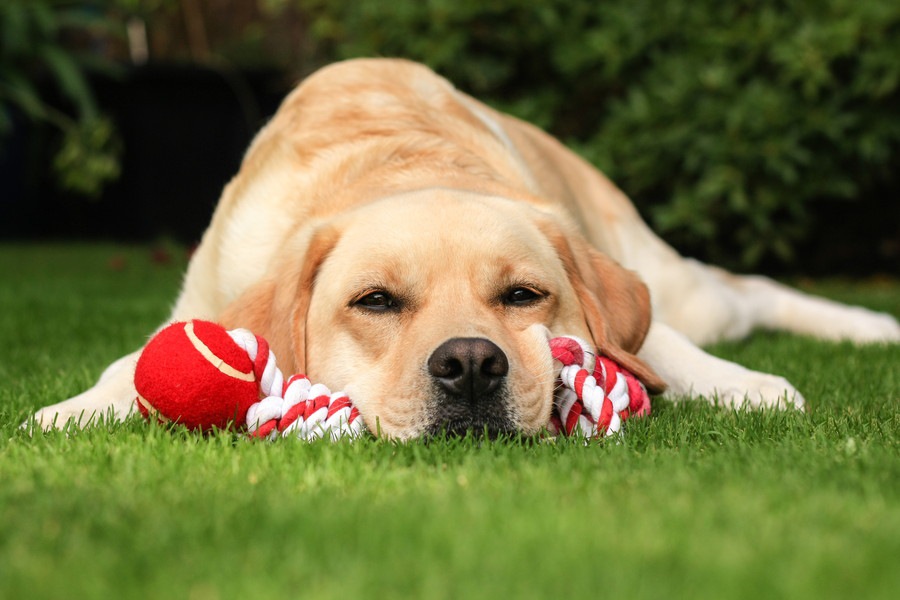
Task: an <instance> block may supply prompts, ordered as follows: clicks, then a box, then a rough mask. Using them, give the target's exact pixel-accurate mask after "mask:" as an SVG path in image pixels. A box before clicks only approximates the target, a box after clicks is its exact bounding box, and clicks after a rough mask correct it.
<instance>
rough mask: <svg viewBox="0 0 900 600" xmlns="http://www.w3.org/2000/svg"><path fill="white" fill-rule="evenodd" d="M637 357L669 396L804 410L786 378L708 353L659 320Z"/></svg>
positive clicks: (800, 396) (729, 403)
mask: <svg viewBox="0 0 900 600" xmlns="http://www.w3.org/2000/svg"><path fill="white" fill-rule="evenodd" d="M638 356H639V357H640V358H641V359H643V360H644V361H645V362H646V363H647V364H649V365H650V366H651V367H653V369H654V370H655V371H656V372H657V374H659V376H660V377H662V378H663V380H664V381H665V382H666V383H667V384H668V386H669V387H668V389H667V390H666V394H665V395H666V396H669V397H680V396H703V397H705V398H706V399H708V400H709V401H711V402H712V401H716V400H718V401H719V402H721V403H722V404H724V405H725V406H733V407H742V406H750V407H762V406H770V407H776V406H777V407H796V408H803V406H804V403H805V402H804V399H803V396H802V395H800V392H798V391H797V390H796V389H795V388H794V386H792V385H791V384H790V383H788V381H787V380H786V379H785V378H783V377H779V376H777V375H769V374H767V373H760V372H758V371H751V370H750V369H747V368H745V367H742V366H740V365H737V364H734V363H732V362H728V361H727V360H723V359H721V358H717V357H715V356H712V355H710V354H707V353H706V352H704V351H703V350H701V349H700V348H698V347H697V346H695V345H694V344H693V343H691V341H690V340H689V339H687V338H686V337H685V336H684V335H682V334H680V333H679V332H677V331H675V330H674V329H672V328H671V327H669V326H668V325H665V324H664V323H660V322H659V321H655V322H654V323H653V324H652V325H651V326H650V331H649V332H648V333H647V338H646V339H645V341H644V345H643V347H642V348H641V351H640V352H639V353H638Z"/></svg>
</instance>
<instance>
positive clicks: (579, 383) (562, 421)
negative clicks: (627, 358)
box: [549, 336, 650, 439]
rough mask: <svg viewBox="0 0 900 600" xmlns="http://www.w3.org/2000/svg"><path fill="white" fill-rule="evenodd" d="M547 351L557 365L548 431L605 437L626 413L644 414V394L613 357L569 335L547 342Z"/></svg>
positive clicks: (647, 409) (647, 407)
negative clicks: (548, 344) (608, 356)
mask: <svg viewBox="0 0 900 600" xmlns="http://www.w3.org/2000/svg"><path fill="white" fill-rule="evenodd" d="M550 353H551V354H552V355H553V358H554V360H556V361H558V362H559V363H560V364H561V365H562V368H561V369H560V371H559V377H558V381H559V382H560V384H561V385H560V386H559V387H558V388H557V389H556V392H555V393H554V398H553V399H554V409H555V410H554V414H553V415H552V416H551V417H550V426H549V429H550V432H551V433H554V434H557V433H563V434H565V435H575V434H580V435H582V436H583V437H584V438H586V439H593V438H597V437H608V436H611V435H615V434H617V433H619V432H620V431H621V430H622V422H623V421H624V420H625V419H627V418H628V417H629V416H632V415H636V416H644V415H648V414H650V395H649V394H648V393H647V388H645V387H644V384H642V383H641V382H640V381H639V380H638V379H637V377H635V376H634V375H632V374H631V373H630V372H628V371H627V370H625V369H624V368H623V367H622V366H621V365H619V364H618V363H616V362H615V361H612V360H610V359H609V358H606V357H605V356H598V355H597V353H595V352H594V351H593V349H592V347H591V346H589V345H588V344H587V342H585V341H584V340H582V339H580V338H577V337H575V336H562V337H556V338H553V339H552V340H550Z"/></svg>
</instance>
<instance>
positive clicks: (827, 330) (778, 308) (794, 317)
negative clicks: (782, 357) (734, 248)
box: [715, 272, 900, 344]
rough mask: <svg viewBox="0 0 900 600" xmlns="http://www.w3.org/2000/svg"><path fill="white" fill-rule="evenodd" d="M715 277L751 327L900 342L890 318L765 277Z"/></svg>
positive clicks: (898, 326) (899, 330)
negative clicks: (733, 294) (732, 292)
mask: <svg viewBox="0 0 900 600" xmlns="http://www.w3.org/2000/svg"><path fill="white" fill-rule="evenodd" d="M715 276H717V277H719V278H720V279H721V280H722V282H723V284H724V285H725V286H727V287H729V288H731V289H733V290H735V291H737V293H738V295H739V297H740V298H741V299H742V301H743V302H744V304H745V305H746V308H745V309H744V310H745V312H747V313H749V316H750V318H751V320H752V321H753V324H754V326H758V327H763V328H766V329H780V330H784V331H790V332H792V333H799V334H804V335H810V336H813V337H817V338H819V339H823V340H849V341H851V342H855V343H857V344H866V343H872V342H900V324H898V323H897V320H896V319H895V318H894V317H892V316H891V315H888V314H885V313H879V312H875V311H873V310H869V309H867V308H863V307H860V306H848V305H845V304H840V303H839V302H834V301H832V300H827V299H825V298H819V297H816V296H812V295H809V294H804V293H803V292H800V291H797V290H794V289H791V288H789V287H787V286H785V285H781V284H779V283H777V282H775V281H772V280H771V279H768V278H766V277H761V276H735V275H731V274H728V273H724V272H717V273H715Z"/></svg>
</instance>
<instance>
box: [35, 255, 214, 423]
mask: <svg viewBox="0 0 900 600" xmlns="http://www.w3.org/2000/svg"><path fill="white" fill-rule="evenodd" d="M206 248H208V245H205V244H201V245H200V247H199V248H198V249H197V251H196V252H195V253H194V257H193V258H192V259H191V263H190V265H189V266H188V272H187V275H186V276H185V281H184V285H183V286H182V291H181V293H180V294H179V297H178V301H177V302H176V303H175V307H174V309H173V310H172V314H171V316H170V317H169V319H168V320H167V321H166V323H165V324H163V326H165V325H166V324H168V323H171V322H173V321H184V320H188V319H195V318H196V319H211V318H214V317H215V314H216V311H217V310H218V309H219V305H218V304H217V303H216V302H217V299H218V296H217V295H216V294H215V292H214V290H215V286H214V284H213V283H211V282H214V281H215V279H214V277H213V276H212V275H211V273H214V271H213V268H212V265H213V261H212V259H211V253H210V251H209V250H207V249H206ZM160 328H162V326H161V327H160ZM140 354H141V351H140V350H138V351H137V352H133V353H131V354H128V355H126V356H123V357H122V358H120V359H118V360H116V361H115V362H113V363H112V364H111V365H110V366H109V367H107V368H106V370H105V371H104V372H103V374H102V375H101V376H100V379H99V380H98V381H97V383H96V384H94V386H93V387H91V388H90V389H88V390H86V391H84V392H82V393H81V394H78V395H77V396H73V397H72V398H69V399H68V400H64V401H62V402H58V403H56V404H52V405H50V406H45V407H44V408H42V409H40V410H38V411H37V412H36V413H35V415H34V423H35V425H36V426H39V427H41V428H42V429H45V430H46V429H52V428H62V427H64V426H65V425H66V423H67V422H69V421H70V420H71V421H74V422H75V423H76V424H77V425H78V426H81V427H84V426H86V425H89V424H90V423H92V422H96V421H97V420H99V419H106V418H111V419H113V420H116V421H121V420H123V419H125V418H126V417H127V416H128V415H129V414H131V413H132V412H133V411H134V400H135V398H136V397H137V391H135V389H134V368H135V365H136V364H137V359H138V357H139V356H140ZM29 425H30V421H26V422H25V423H23V424H22V426H23V427H28V426H29Z"/></svg>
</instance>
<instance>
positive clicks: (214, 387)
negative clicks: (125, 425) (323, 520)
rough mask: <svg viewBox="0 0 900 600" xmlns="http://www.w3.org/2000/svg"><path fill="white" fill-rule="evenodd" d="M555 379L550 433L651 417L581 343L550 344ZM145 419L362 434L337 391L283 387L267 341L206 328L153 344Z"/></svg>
mask: <svg viewBox="0 0 900 600" xmlns="http://www.w3.org/2000/svg"><path fill="white" fill-rule="evenodd" d="M549 345H550V353H551V355H552V357H553V359H554V360H555V361H556V363H555V368H556V371H557V373H558V376H557V385H556V391H555V392H554V410H553V415H552V417H551V421H550V423H549V424H548V429H549V431H550V432H551V433H552V434H554V435H557V434H562V435H581V436H583V437H584V438H586V439H594V438H603V437H608V436H611V435H615V434H617V433H619V432H620V431H621V430H622V422H623V421H624V420H625V419H627V418H628V417H630V416H633V415H637V416H643V415H646V414H649V413H650V396H649V394H648V393H647V390H646V388H645V387H644V385H643V384H642V383H641V382H640V381H639V380H638V379H637V378H636V377H635V376H634V375H633V374H631V373H629V372H628V371H627V370H625V369H624V368H623V367H621V366H620V365H618V364H617V363H615V362H614V361H612V360H610V359H608V358H606V357H604V356H600V355H599V354H598V353H597V352H596V350H595V349H594V348H593V347H592V346H591V345H590V344H588V343H587V342H585V341H584V340H582V339H580V338H577V337H574V336H560V337H556V338H553V339H551V340H550V342H549ZM134 384H135V389H136V390H137V392H138V396H137V398H136V403H137V407H138V410H139V411H140V412H141V414H142V415H143V416H144V417H145V418H146V419H148V420H156V421H160V422H164V423H168V422H178V423H181V424H183V425H185V426H187V427H188V428H190V429H197V430H201V431H208V430H211V429H215V428H218V429H225V428H228V427H234V426H238V427H240V428H242V429H246V431H247V433H248V435H250V436H251V437H255V438H262V439H268V440H275V439H277V438H285V437H297V438H301V439H304V440H314V439H318V438H323V437H327V438H329V439H331V440H338V439H342V438H355V437H359V436H360V435H362V434H363V433H364V432H365V431H366V428H365V424H364V422H363V419H362V417H361V416H360V414H359V410H357V408H356V407H355V406H354V405H353V402H352V401H351V399H350V398H349V397H348V396H347V394H345V393H344V392H334V393H332V392H331V391H330V390H329V389H328V388H327V387H325V386H324V385H322V384H314V383H313V382H311V381H310V380H309V379H308V378H307V377H306V376H305V375H292V376H291V377H289V378H287V379H286V378H285V377H284V375H283V374H282V372H281V370H280V369H279V368H278V365H277V363H276V358H275V355H274V354H273V353H272V351H271V350H270V349H269V345H268V343H267V342H266V340H265V339H263V338H261V337H259V336H257V335H254V334H253V333H251V332H250V331H247V330H246V329H235V330H231V331H226V330H225V329H224V328H223V327H221V326H220V325H217V324H215V323H211V322H209V321H200V320H194V321H188V322H179V323H173V324H171V325H169V326H168V327H165V328H163V329H162V330H161V331H160V332H159V333H157V334H156V336H154V337H153V338H152V339H151V340H150V342H149V343H148V344H147V346H146V347H145V348H144V351H143V352H142V353H141V356H140V358H139V359H138V363H137V367H136V369H135V376H134Z"/></svg>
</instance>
